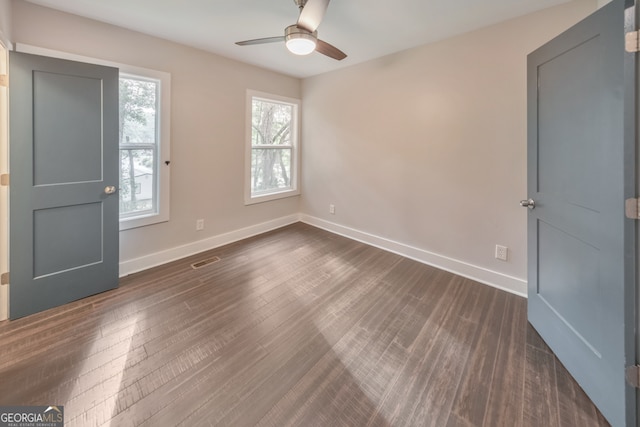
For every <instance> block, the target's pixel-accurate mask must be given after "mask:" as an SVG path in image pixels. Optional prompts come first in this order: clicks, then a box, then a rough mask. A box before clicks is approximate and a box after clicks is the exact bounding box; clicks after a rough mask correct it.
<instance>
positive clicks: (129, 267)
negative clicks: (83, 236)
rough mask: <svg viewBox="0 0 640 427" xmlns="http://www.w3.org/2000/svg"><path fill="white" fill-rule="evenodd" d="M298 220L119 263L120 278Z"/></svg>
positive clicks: (264, 225) (289, 218)
mask: <svg viewBox="0 0 640 427" xmlns="http://www.w3.org/2000/svg"><path fill="white" fill-rule="evenodd" d="M299 220H300V217H299V215H298V214H294V215H289V216H285V217H282V218H278V219H274V220H272V221H267V222H263V223H261V224H256V225H252V226H249V227H246V228H241V229H239V230H234V231H230V232H228V233H224V234H219V235H217V236H213V237H209V238H206V239H202V240H198V241H196V242H193V243H188V244H186V245H182V246H177V247H175V248H171V249H167V250H164V251H161V252H155V253H152V254H149V255H145V256H142V257H140V258H134V259H130V260H126V261H121V262H120V277H123V276H126V275H128V274H132V273H136V272H138V271H142V270H147V269H149V268H152V267H156V266H158V265H162V264H166V263H168V262H171V261H176V260H178V259H182V258H185V257H188V256H191V255H195V254H198V253H200V252H204V251H208V250H211V249H215V248H218V247H220V246H224V245H228V244H229V243H233V242H237V241H238V240H242V239H246V238H249V237H253V236H255V235H258V234H262V233H266V232H267V231H271V230H275V229H276V228H280V227H284V226H286V225H289V224H293V223H296V222H298V221H299Z"/></svg>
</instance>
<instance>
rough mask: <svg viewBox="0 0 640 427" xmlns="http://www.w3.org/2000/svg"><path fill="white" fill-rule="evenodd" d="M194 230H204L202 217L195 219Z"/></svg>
mask: <svg viewBox="0 0 640 427" xmlns="http://www.w3.org/2000/svg"><path fill="white" fill-rule="evenodd" d="M196 230H197V231H200V230H204V219H197V220H196Z"/></svg>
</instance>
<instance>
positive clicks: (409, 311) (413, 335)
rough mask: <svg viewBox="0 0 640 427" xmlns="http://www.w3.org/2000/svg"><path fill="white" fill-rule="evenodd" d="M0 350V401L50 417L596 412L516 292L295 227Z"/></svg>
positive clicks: (527, 420)
mask: <svg viewBox="0 0 640 427" xmlns="http://www.w3.org/2000/svg"><path fill="white" fill-rule="evenodd" d="M210 256H218V257H220V261H218V262H215V263H212V264H209V265H207V266H205V267H202V268H200V269H198V270H194V269H192V268H191V267H190V264H191V263H193V262H195V261H198V260H201V259H203V258H206V257H210ZM0 347H1V354H0V405H9V404H12V405H53V404H58V405H64V408H65V419H66V424H65V425H67V426H94V425H111V426H132V425H136V426H137V425H145V426H173V425H184V426H199V425H222V426H253V425H261V426H286V425H295V426H445V427H447V426H451V427H452V426H509V427H511V426H536V427H537V426H580V427H586V426H605V425H608V424H607V423H606V421H605V420H604V419H603V417H602V415H601V414H600V413H599V412H598V411H597V410H596V408H595V407H594V406H593V404H592V403H591V402H590V400H589V399H588V398H587V397H586V395H585V394H584V392H583V391H582V390H581V389H580V387H579V386H578V385H577V384H576V383H575V382H574V380H573V379H572V378H571V377H570V376H569V374H568V373H567V371H566V370H565V369H564V367H563V366H562V365H561V364H560V362H559V361H558V360H557V359H556V357H555V356H554V355H553V353H552V352H551V351H550V350H549V348H548V347H547V346H546V345H545V344H544V342H543V341H542V339H541V338H540V337H539V336H538V335H537V334H536V332H535V331H534V330H533V329H532V328H531V326H529V325H528V323H527V320H526V301H525V299H523V298H520V297H517V296H514V295H511V294H508V293H506V292H502V291H499V290H496V289H493V288H491V287H488V286H484V285H480V284H478V283H474V282H473V281H471V280H468V279H464V278H461V277H458V276H455V275H453V274H450V273H447V272H444V271H441V270H437V269H435V268H432V267H429V266H426V265H423V264H420V263H417V262H415V261H411V260H408V259H405V258H402V257H400V256H398V255H394V254H391V253H388V252H384V251H382V250H379V249H376V248H372V247H370V246H367V245H364V244H361V243H358V242H354V241H352V240H349V239H346V238H343V237H340V236H336V235H333V234H331V233H328V232H325V231H322V230H319V229H316V228H314V227H311V226H308V225H305V224H302V223H298V224H294V225H292V226H288V227H285V228H283V229H280V230H276V231H273V232H270V233H267V234H264V235H261V236H258V237H254V238H251V239H248V240H245V241H242V242H238V243H234V244H231V245H228V246H225V247H222V248H219V249H216V250H213V251H210V252H207V253H204V254H200V255H198V256H195V257H191V258H188V259H184V260H181V261H177V262H174V263H171V264H168V265H165V266H161V267H158V268H154V269H152V270H149V271H146V272H142V273H138V274H135V275H132V276H129V277H127V278H124V279H122V280H121V284H120V288H119V289H117V290H114V291H110V292H106V293H103V294H100V295H96V296H93V297H90V298H86V299H84V300H81V301H76V302H73V303H71V304H68V305H65V306H63V307H59V308H56V309H52V310H49V311H47V312H44V313H40V314H36V315H33V316H29V317H27V318H23V319H18V320H15V321H10V322H9V321H7V322H3V323H0Z"/></svg>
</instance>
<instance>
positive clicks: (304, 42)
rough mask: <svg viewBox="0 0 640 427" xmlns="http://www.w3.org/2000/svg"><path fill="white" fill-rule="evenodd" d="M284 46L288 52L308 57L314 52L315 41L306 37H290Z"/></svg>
mask: <svg viewBox="0 0 640 427" xmlns="http://www.w3.org/2000/svg"><path fill="white" fill-rule="evenodd" d="M302 35H303V34H301V36H302ZM286 45H287V49H289V52H291V53H293V54H296V55H309V54H310V53H311V52H313V51H314V50H316V41H315V40H313V39H311V38H306V37H291V38H290V39H288V40H287V43H286Z"/></svg>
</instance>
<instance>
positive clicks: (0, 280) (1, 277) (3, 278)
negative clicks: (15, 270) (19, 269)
mask: <svg viewBox="0 0 640 427" xmlns="http://www.w3.org/2000/svg"><path fill="white" fill-rule="evenodd" d="M8 284H9V272H7V273H2V274H0V285H8Z"/></svg>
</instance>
